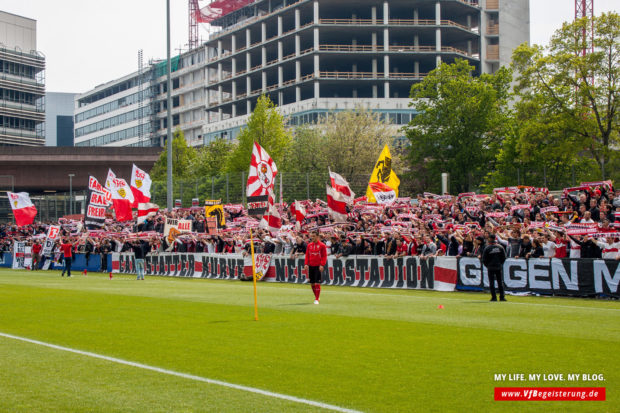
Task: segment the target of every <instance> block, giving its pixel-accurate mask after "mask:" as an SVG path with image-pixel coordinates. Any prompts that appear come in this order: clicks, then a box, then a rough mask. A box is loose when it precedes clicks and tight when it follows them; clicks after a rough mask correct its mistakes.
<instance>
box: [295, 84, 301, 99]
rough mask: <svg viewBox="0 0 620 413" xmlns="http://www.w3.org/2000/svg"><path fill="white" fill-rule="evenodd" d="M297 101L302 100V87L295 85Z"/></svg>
mask: <svg viewBox="0 0 620 413" xmlns="http://www.w3.org/2000/svg"><path fill="white" fill-rule="evenodd" d="M295 102H301V88H300V87H299V86H295Z"/></svg>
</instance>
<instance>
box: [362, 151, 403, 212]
mask: <svg viewBox="0 0 620 413" xmlns="http://www.w3.org/2000/svg"><path fill="white" fill-rule="evenodd" d="M375 182H379V183H382V184H386V185H387V186H389V187H390V188H392V189H393V190H394V192H395V193H396V197H398V186H399V185H400V179H398V177H397V176H396V172H394V171H393V170H392V155H391V154H390V148H388V146H387V145H385V148H383V150H382V151H381V155H379V159H378V160H377V163H376V164H375V168H374V169H373V171H372V175H370V181H369V182H368V189H366V198H368V202H377V200H376V199H375V195H374V193H373V192H372V189H371V188H370V184H371V183H375Z"/></svg>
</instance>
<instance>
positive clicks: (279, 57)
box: [278, 40, 284, 62]
mask: <svg viewBox="0 0 620 413" xmlns="http://www.w3.org/2000/svg"><path fill="white" fill-rule="evenodd" d="M283 58H284V47H282V41H281V40H279V41H278V62H281V61H282V59H283Z"/></svg>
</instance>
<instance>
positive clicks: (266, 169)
mask: <svg viewBox="0 0 620 413" xmlns="http://www.w3.org/2000/svg"><path fill="white" fill-rule="evenodd" d="M277 174H278V168H277V167H276V164H275V162H274V161H273V159H271V156H269V154H268V153H267V152H266V151H265V150H264V149H263V148H262V147H261V146H260V145H259V144H258V143H257V142H254V149H253V150H252V159H251V160H250V174H249V175H248V183H247V188H246V195H247V196H259V195H267V194H268V192H269V190H272V189H273V185H274V184H275V179H276V175H277Z"/></svg>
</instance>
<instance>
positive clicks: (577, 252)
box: [568, 240, 581, 258]
mask: <svg viewBox="0 0 620 413" xmlns="http://www.w3.org/2000/svg"><path fill="white" fill-rule="evenodd" d="M569 247H570V250H569V251H570V253H569V255H568V257H569V258H581V245H579V244H577V243H576V242H575V241H573V240H570V243H569Z"/></svg>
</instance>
